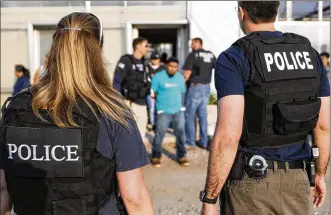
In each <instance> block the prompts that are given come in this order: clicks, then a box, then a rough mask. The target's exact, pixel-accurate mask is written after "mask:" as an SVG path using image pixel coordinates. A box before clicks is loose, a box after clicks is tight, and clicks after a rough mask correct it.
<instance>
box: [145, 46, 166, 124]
mask: <svg viewBox="0 0 331 215" xmlns="http://www.w3.org/2000/svg"><path fill="white" fill-rule="evenodd" d="M147 69H148V75H149V80H150V81H151V80H152V78H153V76H154V75H155V74H156V73H158V72H160V71H162V70H165V69H166V68H165V66H164V65H163V64H161V59H160V55H159V54H158V53H157V52H153V53H152V55H151V61H150V62H149V64H148V65H147ZM147 114H148V123H147V129H148V130H154V129H155V123H156V117H157V113H156V103H155V99H154V98H152V96H151V95H149V96H147Z"/></svg>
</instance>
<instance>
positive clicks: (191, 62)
mask: <svg viewBox="0 0 331 215" xmlns="http://www.w3.org/2000/svg"><path fill="white" fill-rule="evenodd" d="M202 44H203V42H202V39H201V38H194V39H192V44H191V48H192V50H193V51H192V52H191V53H190V54H189V55H188V57H187V59H186V61H185V63H184V66H183V70H184V78H185V81H186V82H187V87H188V92H187V94H186V102H185V106H186V113H185V120H186V126H185V127H186V141H187V144H188V145H189V146H192V147H194V148H195V146H196V144H195V136H196V134H195V131H196V129H195V124H196V123H195V116H196V114H197V115H198V117H199V126H200V142H199V145H200V147H202V148H207V147H208V135H207V105H208V100H209V95H210V86H209V84H210V82H211V75H212V70H213V68H214V67H215V62H216V58H215V56H214V55H213V53H211V52H210V51H207V50H204V49H203V47H202Z"/></svg>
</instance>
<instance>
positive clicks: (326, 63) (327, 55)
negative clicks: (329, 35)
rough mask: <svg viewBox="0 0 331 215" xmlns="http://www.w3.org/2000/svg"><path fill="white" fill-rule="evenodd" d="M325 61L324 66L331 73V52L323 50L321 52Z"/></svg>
mask: <svg viewBox="0 0 331 215" xmlns="http://www.w3.org/2000/svg"><path fill="white" fill-rule="evenodd" d="M320 56H321V58H322V62H323V66H324V68H325V70H326V72H327V73H328V74H329V73H330V54H329V53H327V52H322V53H321V54H320Z"/></svg>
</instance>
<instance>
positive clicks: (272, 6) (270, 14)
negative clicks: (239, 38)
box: [238, 1, 280, 24]
mask: <svg viewBox="0 0 331 215" xmlns="http://www.w3.org/2000/svg"><path fill="white" fill-rule="evenodd" d="M279 4H280V3H279V1H238V6H239V7H242V8H243V9H245V10H246V11H247V13H248V16H249V18H250V19H251V20H252V21H253V22H254V23H255V24H258V23H267V22H275V21H276V17H277V14H278V8H279Z"/></svg>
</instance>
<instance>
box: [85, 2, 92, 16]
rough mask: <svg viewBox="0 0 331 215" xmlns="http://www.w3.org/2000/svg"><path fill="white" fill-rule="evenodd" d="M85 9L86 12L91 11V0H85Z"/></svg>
mask: <svg viewBox="0 0 331 215" xmlns="http://www.w3.org/2000/svg"><path fill="white" fill-rule="evenodd" d="M85 11H86V12H87V13H90V12H91V1H85Z"/></svg>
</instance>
